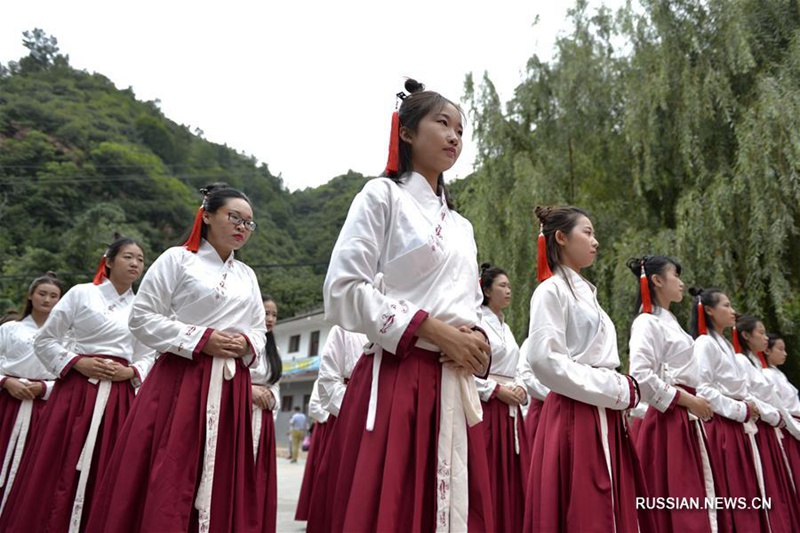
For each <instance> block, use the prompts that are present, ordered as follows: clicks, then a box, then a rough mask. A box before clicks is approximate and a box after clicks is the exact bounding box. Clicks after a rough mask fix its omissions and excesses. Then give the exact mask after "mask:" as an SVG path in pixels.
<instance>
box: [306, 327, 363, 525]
mask: <svg viewBox="0 0 800 533" xmlns="http://www.w3.org/2000/svg"><path fill="white" fill-rule="evenodd" d="M368 342H369V341H368V340H367V337H366V335H364V334H363V333H355V332H352V331H346V330H344V329H342V328H340V327H339V326H333V327H332V328H331V330H330V332H328V338H327V339H326V340H325V346H323V347H322V351H321V352H320V356H319V378H317V381H316V382H315V383H314V390H313V391H312V393H311V403H310V404H309V406H308V409H309V414H310V415H311V418H312V419H314V430H313V432H312V434H311V448H310V449H309V451H308V456H307V457H306V467H305V472H304V473H303V483H302V485H301V487H300V498H299V500H298V502H297V513H296V514H295V520H308V514H309V509H310V507H311V502H312V501H314V500H319V501H317V502H316V504H317V505H322V504H323V502H324V505H325V506H328V505H330V503H331V502H332V500H333V499H332V498H329V496H332V494H331V490H333V488H334V487H331V488H330V489H329V488H327V487H324V488H320V489H318V488H317V479H318V478H325V479H328V478H327V476H325V474H324V472H325V471H327V465H326V464H325V463H326V461H327V460H328V456H327V455H326V454H325V451H326V449H327V447H328V441H329V439H330V434H331V432H332V431H333V428H334V426H335V425H336V417H338V416H339V412H340V410H341V408H342V400H343V399H344V394H345V392H346V391H347V383H348V382H349V381H350V375H351V374H352V373H353V368H355V366H356V363H357V362H358V359H359V358H360V357H361V354H362V352H363V351H364V346H365V345H366V344H367V343H368ZM332 460H333V461H338V460H339V459H338V458H336V457H334V458H332Z"/></svg>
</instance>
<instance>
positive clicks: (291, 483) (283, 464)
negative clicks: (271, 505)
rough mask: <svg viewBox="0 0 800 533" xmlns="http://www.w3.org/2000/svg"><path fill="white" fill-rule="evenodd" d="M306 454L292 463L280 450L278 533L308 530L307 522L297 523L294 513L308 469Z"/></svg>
mask: <svg viewBox="0 0 800 533" xmlns="http://www.w3.org/2000/svg"><path fill="white" fill-rule="evenodd" d="M305 455H306V454H305V453H301V454H300V460H299V461H298V462H297V463H296V464H293V463H290V462H289V460H288V459H287V458H286V457H287V453H286V450H285V449H280V448H278V527H277V531H278V533H293V532H298V531H305V530H306V523H305V522H295V520H294V512H295V510H296V508H297V497H298V495H299V494H300V485H301V484H302V482H303V472H304V471H305V467H306V460H305Z"/></svg>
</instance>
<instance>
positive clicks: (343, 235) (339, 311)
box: [323, 179, 428, 357]
mask: <svg viewBox="0 0 800 533" xmlns="http://www.w3.org/2000/svg"><path fill="white" fill-rule="evenodd" d="M390 187H395V185H394V184H392V183H391V182H390V181H389V180H385V179H376V180H372V181H369V182H367V184H366V185H365V186H364V189H363V190H362V191H361V192H360V193H358V195H356V197H355V199H354V200H353V203H352V204H351V205H350V211H349V212H348V214H347V219H346V220H345V223H344V226H343V227H342V230H341V232H340V233H339V238H338V239H337V241H336V245H335V246H334V249H333V252H332V254H331V260H330V264H329V266H328V274H327V276H326V277H325V284H324V287H323V294H324V300H325V318H326V320H328V321H330V322H333V323H335V324H338V325H339V326H341V327H343V328H344V329H346V330H350V331H361V332H363V333H364V334H366V336H367V338H368V339H369V340H370V341H372V342H374V343H376V344H378V345H379V346H381V347H382V348H383V349H384V350H386V351H388V352H391V353H394V354H397V355H398V356H400V357H404V356H405V354H406V353H407V351H408V349H409V348H411V347H412V345H413V341H414V338H415V334H416V331H417V329H418V328H419V326H420V325H421V324H422V322H423V321H424V320H425V319H426V318H427V316H428V314H427V313H426V312H425V311H423V310H421V309H420V308H419V307H417V306H416V305H415V304H414V303H412V302H409V301H408V300H397V299H395V298H391V297H389V296H386V295H385V294H382V292H381V291H380V290H379V288H378V287H376V280H377V279H378V277H379V276H378V275H379V271H378V261H379V259H380V257H381V252H382V251H383V250H384V247H385V245H386V235H387V231H388V230H389V224H390V217H391V211H392V197H391V189H390Z"/></svg>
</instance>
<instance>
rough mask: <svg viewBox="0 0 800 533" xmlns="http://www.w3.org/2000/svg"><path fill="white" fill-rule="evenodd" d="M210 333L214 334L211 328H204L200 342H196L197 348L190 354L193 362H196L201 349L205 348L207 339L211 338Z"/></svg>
mask: <svg viewBox="0 0 800 533" xmlns="http://www.w3.org/2000/svg"><path fill="white" fill-rule="evenodd" d="M212 333H214V329H213V328H206V331H205V333H203V336H202V337H200V342H198V343H197V346H195V347H194V351H193V352H192V359H194V360H195V361H196V360H197V356H198V355H200V353H201V352H202V351H203V348H205V347H206V344H208V339H209V338H211V334H212Z"/></svg>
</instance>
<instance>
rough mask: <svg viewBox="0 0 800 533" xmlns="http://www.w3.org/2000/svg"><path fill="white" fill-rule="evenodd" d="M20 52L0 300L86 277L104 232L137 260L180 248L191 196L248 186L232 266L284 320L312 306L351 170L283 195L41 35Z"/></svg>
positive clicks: (14, 78) (0, 146)
mask: <svg viewBox="0 0 800 533" xmlns="http://www.w3.org/2000/svg"><path fill="white" fill-rule="evenodd" d="M24 43H25V45H26V47H27V48H28V49H29V51H30V54H29V55H28V56H26V57H24V58H22V59H21V60H20V61H19V62H12V63H10V64H9V65H6V66H0V220H2V226H1V229H0V305H2V306H3V308H8V307H9V306H15V305H17V304H18V303H19V302H20V301H21V298H22V297H23V295H24V290H25V287H26V286H27V284H28V282H29V281H30V279H31V278H32V277H34V276H36V275H38V274H40V273H41V272H43V271H46V270H55V271H56V272H59V273H61V275H62V277H64V278H65V279H66V281H67V282H68V283H69V284H72V283H80V282H84V281H87V280H88V279H89V278H90V276H91V274H92V272H93V270H94V268H95V265H96V262H97V261H98V260H99V258H100V256H101V255H102V253H103V250H104V248H105V246H106V244H107V243H108V242H109V240H110V239H111V236H112V235H113V233H114V231H120V232H122V233H124V234H126V235H130V236H134V237H137V238H139V239H141V241H142V242H143V243H144V245H145V247H146V250H145V251H146V254H147V259H148V262H151V261H152V260H154V259H155V257H157V256H158V254H160V253H161V252H162V251H163V250H164V249H166V248H167V247H169V246H172V245H175V244H179V243H180V242H182V238H183V237H184V236H185V234H186V232H187V230H188V228H189V226H190V225H191V222H192V220H193V217H194V213H195V212H196V209H197V206H198V205H199V202H200V196H199V194H198V193H197V192H196V191H197V189H199V188H200V187H202V186H203V185H206V184H208V183H212V182H217V181H224V182H227V183H229V184H231V185H233V186H235V187H237V188H240V189H242V190H243V191H245V192H246V193H247V194H248V195H249V197H250V198H251V200H252V202H253V207H254V211H255V214H256V220H257V221H258V224H259V228H258V230H257V231H256V233H255V234H254V235H253V237H252V239H251V241H250V243H249V244H248V246H247V247H246V248H245V249H244V250H243V251H242V254H241V258H242V259H243V260H244V261H246V262H247V263H248V264H250V265H252V266H253V267H254V268H255V270H256V272H257V274H258V275H259V278H260V281H261V286H262V290H263V291H264V292H265V293H270V294H272V295H273V296H274V297H275V298H276V299H277V301H278V302H279V303H280V305H281V312H282V315H283V316H287V315H291V314H293V313H294V312H297V311H301V310H303V309H307V308H310V307H315V306H318V305H320V304H321V284H322V278H323V277H324V273H325V266H324V265H325V264H326V263H327V260H328V257H329V255H330V250H331V248H332V247H333V243H334V242H335V239H336V235H337V234H338V229H339V226H340V225H341V222H342V221H343V220H344V216H345V215H346V212H347V207H348V206H349V203H350V200H351V199H352V197H353V196H354V195H355V193H356V192H357V191H358V190H359V189H360V187H361V186H362V185H363V183H364V182H365V181H366V178H364V177H363V176H361V175H360V174H357V173H354V172H350V173H348V174H347V175H345V176H340V177H338V178H335V179H334V180H332V181H331V182H330V183H328V184H326V185H323V186H322V187H319V188H316V189H307V190H303V191H298V192H295V193H293V194H292V193H289V191H288V190H287V189H286V187H285V186H284V184H283V182H282V180H281V179H280V177H277V176H274V175H273V174H272V173H270V171H269V168H268V167H267V165H265V164H258V162H257V161H256V160H255V159H254V158H252V157H249V156H247V155H245V154H242V153H239V152H237V151H236V150H234V149H232V148H230V147H228V146H224V145H219V144H215V143H212V142H209V141H207V140H205V139H203V138H202V136H201V135H198V133H200V132H192V131H190V130H189V128H188V127H186V126H184V125H180V124H176V123H175V122H173V121H172V120H170V119H169V118H167V117H165V116H164V114H163V113H162V112H161V111H160V109H159V107H158V105H157V103H156V102H142V101H139V100H137V99H136V95H135V94H134V91H133V89H131V88H128V89H123V90H120V89H118V88H117V87H116V86H115V85H114V84H113V82H112V81H111V80H109V79H108V78H106V77H105V76H103V75H101V74H96V73H88V72H85V71H81V70H76V69H74V68H72V67H71V66H70V65H69V57H68V56H65V55H63V54H61V53H60V52H59V50H58V46H57V41H56V39H55V38H53V37H50V36H47V35H46V34H45V33H44V32H42V31H41V30H34V31H33V32H26V33H25V39H24Z"/></svg>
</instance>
